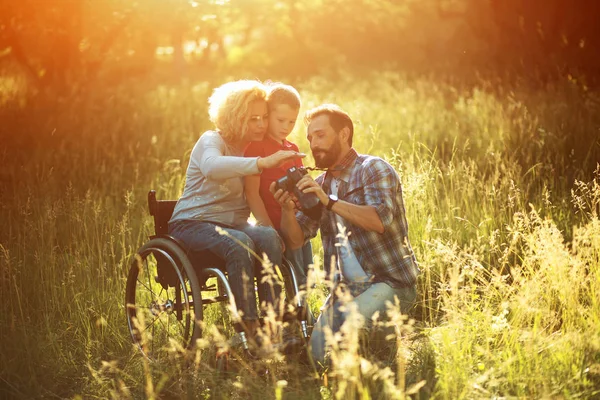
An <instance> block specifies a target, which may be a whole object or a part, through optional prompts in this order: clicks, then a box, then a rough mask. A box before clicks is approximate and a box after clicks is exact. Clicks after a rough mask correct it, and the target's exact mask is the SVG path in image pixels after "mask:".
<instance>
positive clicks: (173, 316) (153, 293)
mask: <svg viewBox="0 0 600 400" xmlns="http://www.w3.org/2000/svg"><path fill="white" fill-rule="evenodd" d="M125 307H126V313H127V324H128V327H129V332H130V333H131V338H132V339H133V342H134V343H135V344H136V345H137V347H138V348H139V349H140V350H141V352H142V353H143V354H144V355H145V356H147V357H148V358H149V359H151V360H154V361H160V360H163V359H165V358H166V357H167V356H168V354H169V353H170V352H172V351H173V350H182V349H187V348H190V347H192V346H193V345H194V343H195V342H196V340H197V339H199V338H200V337H201V336H202V329H201V326H200V322H201V321H202V316H203V313H202V294H201V291H200V284H199V282H198V279H197V277H196V273H195V272H194V269H193V267H192V265H191V264H190V261H189V260H188V258H187V256H186V254H185V252H184V251H183V250H182V249H181V248H180V247H179V246H178V245H177V244H176V243H174V242H172V241H171V240H169V239H166V238H154V239H152V240H150V241H149V242H148V243H146V244H145V245H144V246H142V247H141V248H140V249H139V251H138V253H137V254H136V256H135V257H134V259H133V261H132V263H131V268H130V270H129V275H128V277H127V288H126V292H125Z"/></svg>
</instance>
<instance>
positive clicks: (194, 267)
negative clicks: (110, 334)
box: [125, 190, 312, 369]
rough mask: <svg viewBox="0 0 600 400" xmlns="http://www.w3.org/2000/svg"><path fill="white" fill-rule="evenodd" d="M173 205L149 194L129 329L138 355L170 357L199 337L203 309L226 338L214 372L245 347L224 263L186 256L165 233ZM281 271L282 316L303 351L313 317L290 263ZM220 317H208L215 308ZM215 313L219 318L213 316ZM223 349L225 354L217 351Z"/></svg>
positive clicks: (129, 297)
mask: <svg viewBox="0 0 600 400" xmlns="http://www.w3.org/2000/svg"><path fill="white" fill-rule="evenodd" d="M176 203H177V201H176V200H157V198H156V192H155V191H154V190H151V191H150V192H149V193H148V208H149V211H150V215H152V216H153V217H154V228H155V234H154V235H152V236H150V240H149V241H148V242H147V243H145V244H144V245H143V246H142V247H141V248H140V249H139V250H138V251H137V253H136V254H135V256H134V257H133V260H132V262H131V265H130V269H129V273H128V276H127V284H126V290H125V309H126V315H127V326H128V328H129V332H130V334H131V339H132V340H133V343H134V344H135V345H136V347H137V348H138V349H139V350H140V351H141V353H142V354H143V355H144V356H145V357H147V358H148V359H150V360H152V361H160V360H161V359H165V358H167V357H168V356H169V352H171V351H172V350H173V347H175V348H178V349H180V350H187V349H193V348H194V345H195V344H196V342H197V340H198V339H201V338H202V337H203V328H204V326H205V324H204V323H203V322H204V319H205V318H204V316H205V309H207V308H208V307H211V317H212V318H213V319H215V320H216V321H213V323H214V324H215V325H217V328H218V329H219V332H220V333H221V334H223V335H224V336H225V337H227V338H228V340H227V342H226V344H224V345H222V346H223V349H215V352H214V354H215V361H216V366H217V368H218V369H226V368H227V366H226V365H225V364H226V362H227V359H226V357H228V355H227V350H228V349H229V348H231V347H232V346H237V347H238V348H240V349H241V351H242V352H247V351H248V348H249V343H248V339H247V338H246V335H245V333H244V330H243V326H242V324H241V319H240V317H239V314H238V310H237V307H236V305H235V301H234V299H233V294H232V291H231V287H230V284H229V281H228V279H227V273H226V271H225V265H224V262H223V261H222V260H220V259H218V258H216V257H215V256H214V255H213V254H212V253H210V252H202V253H198V252H189V251H188V250H187V249H186V246H185V245H184V244H183V243H182V242H181V241H179V240H178V239H176V238H174V237H172V236H170V235H169V234H168V225H167V224H168V221H169V219H170V218H171V215H172V214H173V210H174V208H175V204H176ZM282 264H283V265H281V266H279V270H280V272H281V275H282V276H283V277H284V283H285V284H284V290H285V295H286V306H287V307H286V310H288V311H286V313H285V314H284V316H283V320H284V322H288V323H289V324H290V326H291V325H293V326H294V327H295V328H296V333H297V335H298V336H299V338H298V339H299V342H300V343H301V344H302V346H304V345H305V344H306V341H307V340H308V338H309V335H310V329H311V328H312V326H311V324H312V318H311V316H312V314H311V313H310V310H309V309H308V307H307V306H306V305H305V301H304V299H303V298H302V296H301V293H300V290H299V288H298V280H297V278H296V274H295V273H294V269H293V268H292V266H291V264H290V263H289V262H288V261H287V260H285V258H284V260H283V262H282ZM215 304H217V305H219V307H220V309H219V310H220V313H215V312H212V310H214V305H215ZM215 314H220V315H217V316H216V317H215ZM221 350H223V351H221Z"/></svg>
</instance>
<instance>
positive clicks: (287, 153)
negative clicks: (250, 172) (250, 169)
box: [257, 150, 306, 171]
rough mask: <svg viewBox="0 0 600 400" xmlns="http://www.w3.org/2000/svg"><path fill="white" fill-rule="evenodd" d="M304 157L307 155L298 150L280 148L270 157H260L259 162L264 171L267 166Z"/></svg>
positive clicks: (271, 166)
mask: <svg viewBox="0 0 600 400" xmlns="http://www.w3.org/2000/svg"><path fill="white" fill-rule="evenodd" d="M304 157H306V154H304V153H298V152H297V151H292V150H279V151H278V152H276V153H273V154H271V155H270V156H268V157H260V158H259V159H258V162H257V164H258V169H260V170H261V171H262V170H263V169H265V168H275V167H279V166H280V165H281V164H284V163H286V162H288V161H291V160H295V159H297V158H304Z"/></svg>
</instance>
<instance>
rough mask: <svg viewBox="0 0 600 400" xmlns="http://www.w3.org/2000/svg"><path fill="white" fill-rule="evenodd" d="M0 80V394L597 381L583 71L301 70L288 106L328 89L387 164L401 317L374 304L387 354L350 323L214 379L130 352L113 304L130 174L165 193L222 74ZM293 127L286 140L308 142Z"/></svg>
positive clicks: (487, 394)
mask: <svg viewBox="0 0 600 400" xmlns="http://www.w3.org/2000/svg"><path fill="white" fill-rule="evenodd" d="M0 79H3V78H0ZM0 82H2V83H1V84H0V89H2V90H3V94H2V97H1V100H2V102H3V104H2V119H3V123H2V135H3V137H2V138H1V139H2V144H1V145H0V163H1V165H2V168H1V169H0V221H1V222H2V223H1V225H2V228H1V229H0V332H1V338H0V339H1V340H0V343H1V344H0V397H2V398H34V397H35V398H39V397H45V398H85V399H88V398H107V397H112V398H128V397H131V398H210V397H216V398H277V399H279V398H290V399H293V398H298V399H300V398H303V399H304V398H323V399H330V398H361V399H368V398H408V397H410V398H436V399H459V398H464V399H471V398H513V397H518V398H572V399H575V398H577V399H580V398H583V399H588V398H589V399H591V398H597V397H598V396H600V219H599V213H600V167H599V166H598V164H597V163H598V162H599V160H600V140H599V138H600V93H598V92H594V91H593V90H590V89H588V88H586V87H583V86H581V85H580V84H579V83H578V82H576V81H574V80H566V81H564V82H559V83H555V84H551V85H550V84H549V85H539V84H538V85H535V86H534V85H529V84H526V83H511V84H510V85H509V84H505V83H503V82H502V81H501V80H486V81H484V80H482V81H480V82H479V83H478V84H476V85H474V86H469V87H466V86H464V85H460V84H458V83H452V82H451V81H450V80H444V79H438V80H434V79H425V78H419V79H413V78H407V77H403V76H400V75H398V74H396V73H393V72H381V73H378V74H372V75H369V76H360V77H357V76H351V75H346V74H339V75H337V76H335V77H334V78H332V77H317V78H313V79H311V80H308V81H304V82H301V83H299V84H298V85H297V86H298V87H299V89H300V90H301V94H302V97H303V100H304V108H309V107H312V106H314V105H317V104H320V103H321V102H336V103H338V104H340V105H341V106H342V107H343V108H345V109H346V110H347V111H349V113H350V114H351V115H352V117H353V118H354V120H355V121H356V129H355V132H356V133H355V140H354V141H355V143H354V145H355V148H356V149H357V150H358V151H359V152H362V153H370V154H375V155H379V156H382V157H384V158H385V159H387V160H388V161H389V162H390V163H391V164H392V165H394V166H395V167H396V168H397V170H398V171H399V172H400V174H401V176H402V182H403V189H404V199H405V203H406V208H407V213H408V220H409V226H410V240H411V242H412V245H413V248H414V249H415V252H416V254H417V259H418V260H419V264H420V268H421V275H420V279H419V299H418V305H417V307H416V309H415V312H414V315H412V320H406V319H404V318H403V317H402V316H400V315H398V313H397V312H394V310H393V309H392V310H391V315H392V317H393V319H394V321H395V322H396V327H397V329H398V330H399V331H401V333H402V335H401V336H400V337H401V340H400V341H399V342H398V343H396V344H395V346H392V347H393V348H397V349H398V352H397V353H395V354H392V355H391V356H389V355H388V360H385V359H384V360H381V357H379V360H378V362H374V361H373V357H371V355H372V354H366V355H365V354H364V352H361V351H360V350H359V349H358V348H357V346H356V340H358V339H357V338H356V337H355V335H353V334H351V332H348V335H347V336H346V340H347V343H346V344H345V345H343V346H341V350H340V351H339V352H336V354H335V355H334V361H335V363H336V365H337V367H338V368H337V369H336V373H335V374H332V375H331V376H328V377H327V378H326V379H324V378H323V377H319V376H318V375H316V374H315V372H314V371H312V370H311V369H309V368H307V367H303V366H300V365H296V364H288V365H286V363H285V362H282V361H281V360H270V361H264V362H265V363H266V362H269V363H270V364H269V366H270V367H269V368H270V371H271V373H270V374H269V375H267V376H266V377H262V376H259V375H257V373H256V370H257V369H253V368H246V369H242V370H241V371H240V373H239V376H238V377H236V378H228V379H222V377H220V376H218V375H217V374H215V373H214V371H213V370H212V369H211V368H210V367H209V366H207V365H203V364H198V365H196V366H195V367H189V366H187V364H186V363H185V362H183V361H182V359H181V355H178V353H174V356H173V359H172V360H170V362H167V363H165V364H163V365H155V364H149V363H147V362H145V361H144V359H142V358H141V357H140V356H139V354H138V353H137V352H136V350H135V349H134V348H133V346H132V344H131V341H130V338H129V333H128V331H127V326H126V322H125V313H124V305H123V300H124V290H125V279H126V276H127V270H128V266H129V260H130V259H131V257H132V255H133V254H134V253H135V251H136V249H137V248H138V247H139V246H140V245H142V244H143V243H144V242H145V241H146V240H147V236H148V235H149V234H150V233H151V231H152V221H151V218H150V216H149V215H148V212H147V209H146V193H147V191H148V190H149V189H156V190H157V192H158V197H159V198H177V197H178V195H179V194H180V193H181V189H182V184H183V178H184V173H185V167H186V165H187V159H188V156H189V152H190V150H191V148H192V146H193V144H194V142H195V141H196V140H197V138H198V135H199V134H200V133H201V132H203V131H204V130H206V129H208V128H210V123H209V121H208V119H207V104H206V99H207V97H208V95H209V94H210V90H211V88H212V87H214V86H216V85H217V84H219V83H221V82H216V83H214V84H213V83H198V84H185V85H176V86H160V85H153V86H150V85H148V84H141V83H132V84H131V85H130V86H128V87H116V88H107V87H102V86H101V85H98V87H93V85H92V86H89V87H88V89H87V91H86V92H78V94H75V95H74V96H73V97H72V98H70V99H69V100H68V101H62V100H59V99H53V100H52V101H50V100H48V99H47V98H44V97H43V96H41V95H38V96H37V97H33V98H30V99H29V100H27V101H25V100H23V99H20V98H19V97H18V96H19V95H18V90H16V89H14V88H15V87H16V86H15V85H16V83H15V82H14V81H12V80H8V79H4V80H0ZM304 132H305V129H304V126H303V125H302V124H301V123H299V124H298V126H297V127H296V130H295V131H294V133H293V137H292V140H293V141H295V142H296V143H298V144H299V145H300V147H301V149H302V150H304V151H307V152H308V150H309V149H308V147H307V142H306V140H305V138H304ZM307 163H308V164H310V160H308V161H307ZM313 245H314V248H315V253H316V254H317V256H319V255H320V254H321V253H320V252H321V247H320V243H318V241H315V242H314V243H313ZM317 264H318V262H317ZM322 297H323V296H322V293H314V294H313V295H312V303H313V304H312V305H313V306H314V307H317V306H318V303H319V301H320V299H322ZM373 356H374V355H373Z"/></svg>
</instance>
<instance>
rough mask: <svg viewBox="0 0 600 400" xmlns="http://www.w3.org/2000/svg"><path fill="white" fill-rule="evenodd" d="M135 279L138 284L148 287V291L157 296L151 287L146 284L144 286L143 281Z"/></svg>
mask: <svg viewBox="0 0 600 400" xmlns="http://www.w3.org/2000/svg"><path fill="white" fill-rule="evenodd" d="M137 281H138V282H139V283H140V285H142V286H143V287H145V288H146V289H148V291H149V292H150V293H152V294H153V295H154V296H156V297H158V296H157V295H156V293H154V290H152V289H151V288H149V287H148V286H146V284H145V283H144V282H142V281H140V280H139V279H137Z"/></svg>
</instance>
